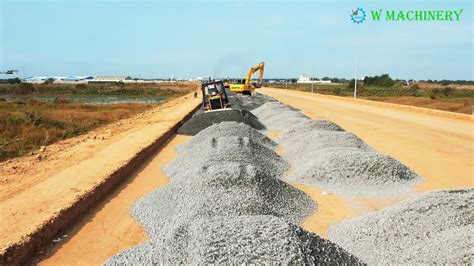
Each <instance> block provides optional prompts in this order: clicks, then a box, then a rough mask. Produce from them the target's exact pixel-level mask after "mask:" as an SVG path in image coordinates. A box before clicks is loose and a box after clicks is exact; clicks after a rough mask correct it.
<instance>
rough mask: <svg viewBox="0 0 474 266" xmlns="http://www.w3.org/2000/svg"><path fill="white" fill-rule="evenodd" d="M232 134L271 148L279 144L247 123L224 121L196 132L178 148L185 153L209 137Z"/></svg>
mask: <svg viewBox="0 0 474 266" xmlns="http://www.w3.org/2000/svg"><path fill="white" fill-rule="evenodd" d="M232 136H236V137H247V138H249V139H252V140H253V141H255V142H256V143H258V144H260V145H262V146H264V147H266V148H269V149H275V148H276V146H278V144H277V143H276V142H274V141H273V140H271V139H270V138H268V137H267V136H265V135H263V134H262V133H260V132H258V131H256V130H254V129H252V128H251V127H250V126H248V125H247V124H245V123H238V122H222V123H218V124H214V125H212V126H210V127H208V128H206V129H204V130H202V131H201V132H199V133H198V134H196V135H195V136H194V137H193V138H192V139H191V140H189V141H187V142H185V143H184V144H182V145H180V146H178V147H177V148H176V150H177V151H178V152H179V153H184V152H186V151H187V150H189V149H193V148H194V147H196V146H199V144H200V143H202V142H203V141H206V140H207V139H210V138H218V137H232Z"/></svg>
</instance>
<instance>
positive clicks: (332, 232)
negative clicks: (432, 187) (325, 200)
mask: <svg viewBox="0 0 474 266" xmlns="http://www.w3.org/2000/svg"><path fill="white" fill-rule="evenodd" d="M473 202H474V189H463V190H439V191H433V192H427V193H423V194H420V195H418V196H416V197H413V198H411V199H409V200H406V201H404V202H402V203H400V204H397V205H394V206H391V207H388V208H385V209H383V210H381V211H377V212H372V213H369V214H367V215H363V216H360V217H355V218H351V219H348V220H345V221H343V222H341V223H339V224H335V225H332V226H331V227H330V228H329V237H330V239H331V240H332V241H334V242H335V243H338V244H339V245H341V246H342V247H344V248H345V249H346V250H348V251H349V252H351V253H352V254H354V255H356V256H358V257H359V258H361V259H362V260H364V261H365V262H367V263H369V264H374V265H395V264H398V265H414V264H425V265H428V264H441V265H443V264H448V265H455V264H458V265H460V264H464V265H468V264H473V262H474V249H473V246H474V238H473V236H474V205H473V204H472V203H473Z"/></svg>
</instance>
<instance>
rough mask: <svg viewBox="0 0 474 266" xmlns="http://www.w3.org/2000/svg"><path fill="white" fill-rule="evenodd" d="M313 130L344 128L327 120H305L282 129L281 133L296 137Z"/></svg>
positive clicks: (340, 129) (338, 129) (339, 129)
mask: <svg viewBox="0 0 474 266" xmlns="http://www.w3.org/2000/svg"><path fill="white" fill-rule="evenodd" d="M313 131H344V129H343V128H341V127H340V126H338V125H337V124H335V123H333V122H331V121H328V120H305V121H302V122H300V123H297V124H295V125H293V126H291V127H290V128H287V129H285V130H283V132H282V135H284V136H285V137H290V136H292V137H298V136H300V135H302V134H307V133H310V132H313Z"/></svg>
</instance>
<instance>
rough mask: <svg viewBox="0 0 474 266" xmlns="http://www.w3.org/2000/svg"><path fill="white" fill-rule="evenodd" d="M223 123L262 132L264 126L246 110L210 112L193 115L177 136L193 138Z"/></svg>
mask: <svg viewBox="0 0 474 266" xmlns="http://www.w3.org/2000/svg"><path fill="white" fill-rule="evenodd" d="M225 121H234V122H241V123H245V124H247V125H249V126H251V127H252V128H255V129H258V130H262V129H265V126H263V124H262V123H261V122H260V121H259V120H258V118H257V117H255V116H254V115H253V114H252V113H251V112H249V111H247V110H234V109H229V108H228V109H220V110H215V111H210V112H199V113H196V114H195V115H193V116H192V117H191V118H190V119H189V120H188V121H186V122H185V123H184V124H183V125H182V126H181V127H180V128H178V134H182V135H191V136H194V135H196V134H197V133H199V132H200V131H201V130H203V129H205V128H207V127H209V126H212V125H213V124H217V123H220V122H225Z"/></svg>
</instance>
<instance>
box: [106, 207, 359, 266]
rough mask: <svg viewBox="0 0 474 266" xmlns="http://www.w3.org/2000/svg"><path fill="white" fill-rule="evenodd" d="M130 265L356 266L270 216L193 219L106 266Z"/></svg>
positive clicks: (345, 255)
mask: <svg viewBox="0 0 474 266" xmlns="http://www.w3.org/2000/svg"><path fill="white" fill-rule="evenodd" d="M157 247H167V248H157ZM137 254H143V256H140V257H139V256H137ZM131 261H133V262H140V263H143V264H195V265H196V264H209V263H212V264H214V263H218V264H221V263H223V264H243V263H245V264H249V263H250V264H270V263H271V264H295V263H296V264H360V261H359V260H358V259H357V258H355V257H354V256H352V255H350V254H348V253H347V252H346V251H344V250H343V249H341V248H340V247H338V246H336V245H334V244H333V243H331V242H329V241H327V240H324V239H322V238H320V237H318V236H317V235H314V234H311V233H308V232H306V231H304V230H302V229H301V228H300V227H298V226H296V225H294V224H291V223H288V222H285V221H283V220H282V219H278V218H276V217H274V216H236V217H218V216H216V217H214V218H212V219H198V220H196V221H194V222H193V223H189V224H185V225H183V226H180V227H176V228H175V230H174V231H171V232H170V234H169V235H167V236H166V237H164V238H163V239H162V240H151V241H148V242H145V243H143V244H141V245H139V246H136V247H134V248H132V249H130V250H128V251H125V252H122V253H120V254H118V255H117V256H115V257H114V258H112V259H111V260H109V262H108V263H106V264H108V265H116V264H129V263H130V262H131Z"/></svg>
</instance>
